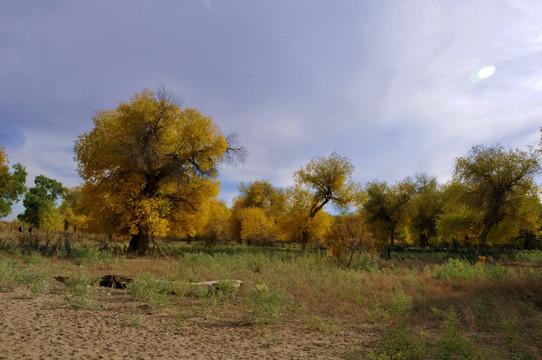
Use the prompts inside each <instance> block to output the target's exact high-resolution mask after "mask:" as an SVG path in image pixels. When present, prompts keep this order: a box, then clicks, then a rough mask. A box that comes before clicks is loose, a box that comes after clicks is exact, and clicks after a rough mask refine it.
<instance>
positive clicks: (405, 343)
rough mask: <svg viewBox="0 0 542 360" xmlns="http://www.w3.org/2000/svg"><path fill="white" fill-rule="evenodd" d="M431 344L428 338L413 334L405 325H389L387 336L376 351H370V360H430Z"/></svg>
mask: <svg viewBox="0 0 542 360" xmlns="http://www.w3.org/2000/svg"><path fill="white" fill-rule="evenodd" d="M429 345H430V342H429V340H428V338H427V336H426V335H425V334H423V333H421V334H420V335H419V336H416V335H414V334H412V333H411V332H410V331H409V330H408V329H407V328H406V325H404V324H398V325H388V327H387V330H386V336H385V337H384V338H383V339H382V340H381V341H380V344H379V345H378V349H377V350H376V351H369V352H368V354H367V359H370V360H410V359H412V360H418V359H429V358H430V356H429Z"/></svg>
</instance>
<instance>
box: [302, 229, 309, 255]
mask: <svg viewBox="0 0 542 360" xmlns="http://www.w3.org/2000/svg"><path fill="white" fill-rule="evenodd" d="M308 243H309V232H308V231H307V230H303V233H302V235H301V251H302V252H305V250H307V244H308Z"/></svg>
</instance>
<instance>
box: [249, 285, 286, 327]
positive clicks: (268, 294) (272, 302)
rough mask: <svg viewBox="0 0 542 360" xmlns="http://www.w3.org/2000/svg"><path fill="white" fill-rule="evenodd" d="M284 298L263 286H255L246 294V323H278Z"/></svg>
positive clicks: (275, 291) (277, 292)
mask: <svg viewBox="0 0 542 360" xmlns="http://www.w3.org/2000/svg"><path fill="white" fill-rule="evenodd" d="M285 298H286V297H285V296H284V295H283V294H282V293H280V292H279V291H277V290H270V289H269V288H268V287H267V285H265V284H258V285H256V287H255V288H253V289H252V290H250V292H249V294H248V298H247V317H246V321H247V322H248V323H250V324H253V323H260V324H271V323H276V322H279V321H280V320H281V318H282V307H283V303H284V301H285Z"/></svg>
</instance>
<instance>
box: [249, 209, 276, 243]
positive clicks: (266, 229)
mask: <svg viewBox="0 0 542 360" xmlns="http://www.w3.org/2000/svg"><path fill="white" fill-rule="evenodd" d="M240 218H241V239H242V240H245V241H247V242H248V243H249V244H257V245H263V244H267V243H272V242H273V239H274V233H275V223H274V222H273V220H272V219H270V218H269V217H268V216H267V215H266V214H265V212H264V211H263V210H262V209H260V208H258V207H249V208H246V209H243V210H242V212H241V216H240Z"/></svg>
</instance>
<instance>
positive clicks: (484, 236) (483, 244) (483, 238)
mask: <svg viewBox="0 0 542 360" xmlns="http://www.w3.org/2000/svg"><path fill="white" fill-rule="evenodd" d="M489 230H491V227H490V226H488V225H486V226H484V230H482V233H481V234H480V238H479V239H478V251H479V252H480V255H482V256H483V255H485V254H486V240H487V235H488V234H489Z"/></svg>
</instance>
